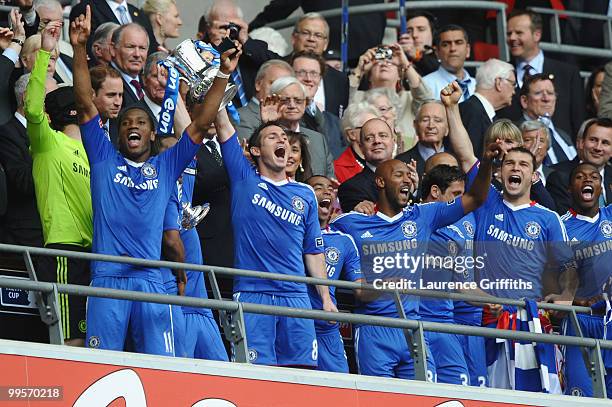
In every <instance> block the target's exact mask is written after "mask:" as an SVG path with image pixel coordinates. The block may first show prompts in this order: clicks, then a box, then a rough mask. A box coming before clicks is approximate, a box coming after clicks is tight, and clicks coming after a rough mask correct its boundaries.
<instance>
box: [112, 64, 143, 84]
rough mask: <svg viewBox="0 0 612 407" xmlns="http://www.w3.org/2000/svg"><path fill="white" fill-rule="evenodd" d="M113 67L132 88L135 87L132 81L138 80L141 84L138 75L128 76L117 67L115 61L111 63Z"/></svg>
mask: <svg viewBox="0 0 612 407" xmlns="http://www.w3.org/2000/svg"><path fill="white" fill-rule="evenodd" d="M111 66H112V67H113V68H115V70H116V71H117V72H119V73H120V74H121V76H122V77H123V80H124V81H126V82H127V83H128V84H129V85H130V87H132V88H133V86H132V80H134V79H136V80H137V81H138V82H140V80H139V78H138V75H136V76H130V75H128V74H127V73H125V72H123V71H122V70H121V68H119V66H117V64H116V63H115V61H111Z"/></svg>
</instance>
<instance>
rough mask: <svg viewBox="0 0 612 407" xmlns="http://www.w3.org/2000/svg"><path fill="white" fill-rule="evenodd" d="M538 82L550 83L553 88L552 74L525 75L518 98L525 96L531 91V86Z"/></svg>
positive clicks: (553, 78)
mask: <svg viewBox="0 0 612 407" xmlns="http://www.w3.org/2000/svg"><path fill="white" fill-rule="evenodd" d="M539 81H551V82H552V84H553V86H555V76H554V75H553V74H550V73H537V74H535V75H528V76H527V75H526V77H525V79H524V81H523V86H522V87H521V90H520V91H519V96H527V95H528V94H529V91H530V90H531V85H533V84H534V83H536V82H539Z"/></svg>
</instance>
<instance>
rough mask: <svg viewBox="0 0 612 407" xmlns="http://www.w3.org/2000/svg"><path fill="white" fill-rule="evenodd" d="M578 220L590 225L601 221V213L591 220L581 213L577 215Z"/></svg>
mask: <svg viewBox="0 0 612 407" xmlns="http://www.w3.org/2000/svg"><path fill="white" fill-rule="evenodd" d="M599 210H600V211H601V208H599ZM576 219H579V220H583V221H585V222H589V223H595V222H597V221H598V220H599V212H597V215H595V216H593V217H592V218H589V217H588V216H585V215H581V214H579V213H577V214H576Z"/></svg>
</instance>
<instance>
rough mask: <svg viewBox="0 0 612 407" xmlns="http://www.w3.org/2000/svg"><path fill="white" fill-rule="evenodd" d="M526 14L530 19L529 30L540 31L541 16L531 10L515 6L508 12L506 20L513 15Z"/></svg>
mask: <svg viewBox="0 0 612 407" xmlns="http://www.w3.org/2000/svg"><path fill="white" fill-rule="evenodd" d="M520 16H527V17H529V20H531V31H532V32H533V31H536V30H537V31H542V16H541V15H539V14H538V13H535V12H533V11H531V10H524V9H520V8H515V9H514V10H512V11H511V12H510V14H508V17H507V18H506V21H510V20H511V19H512V18H514V17H520Z"/></svg>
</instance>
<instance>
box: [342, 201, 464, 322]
mask: <svg viewBox="0 0 612 407" xmlns="http://www.w3.org/2000/svg"><path fill="white" fill-rule="evenodd" d="M463 215H464V214H463V205H462V203H461V199H460V198H458V199H456V200H454V201H451V202H448V203H442V202H432V203H426V204H418V205H413V206H409V207H407V208H405V209H404V210H403V211H402V212H400V213H398V214H397V215H395V216H394V217H392V218H390V217H388V216H386V215H384V214H383V213H381V212H376V214H375V215H372V216H367V215H363V214H361V213H356V212H350V213H347V214H344V215H340V216H339V217H337V218H336V219H335V220H334V221H333V222H332V223H331V227H332V228H333V229H335V230H339V231H341V232H344V233H347V234H349V235H351V236H352V237H353V239H354V240H355V243H356V244H357V248H358V250H359V255H360V257H361V265H362V267H361V271H362V273H363V276H364V279H365V280H366V281H367V282H368V283H374V282H375V280H377V279H380V278H382V279H385V277H390V278H392V279H397V278H400V279H404V280H409V281H413V282H415V284H417V285H415V286H414V287H412V288H419V285H418V284H419V281H420V277H421V269H422V264H423V261H424V260H425V255H426V253H427V245H428V242H429V240H430V238H431V235H432V234H433V233H434V231H435V230H437V229H439V228H442V227H444V226H447V225H450V224H452V223H455V222H457V221H458V220H459V219H461V218H462V217H463ZM398 258H399V263H398V262H396V260H397V259H398ZM385 262H388V263H389V264H388V266H390V267H386V265H385ZM381 267H383V268H384V270H382V269H381ZM402 303H403V306H404V311H405V313H406V317H407V318H410V319H418V318H419V316H418V308H419V300H418V298H417V297H415V296H411V295H402ZM355 312H356V313H360V314H368V315H380V316H388V317H397V316H398V313H397V309H396V306H395V301H394V299H393V296H392V295H390V294H383V295H381V296H380V297H378V298H377V299H376V300H374V301H371V302H367V303H359V302H358V303H357V308H356V309H355Z"/></svg>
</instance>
